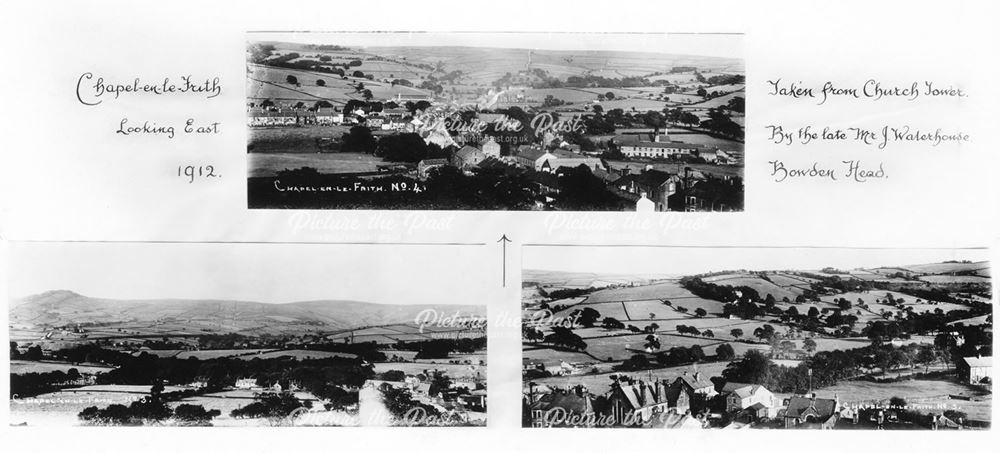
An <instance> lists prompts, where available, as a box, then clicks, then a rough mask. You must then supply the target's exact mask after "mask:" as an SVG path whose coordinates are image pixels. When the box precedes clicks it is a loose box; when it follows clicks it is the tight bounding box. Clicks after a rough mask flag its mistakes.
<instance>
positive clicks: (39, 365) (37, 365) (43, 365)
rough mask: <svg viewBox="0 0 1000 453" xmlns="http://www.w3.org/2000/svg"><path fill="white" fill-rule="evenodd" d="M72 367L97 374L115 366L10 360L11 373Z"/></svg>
mask: <svg viewBox="0 0 1000 453" xmlns="http://www.w3.org/2000/svg"><path fill="white" fill-rule="evenodd" d="M70 368H76V370H77V371H79V372H80V373H83V374H97V373H104V372H107V371H110V370H112V369H113V367H109V366H105V365H100V364H96V363H95V364H85V363H82V364H76V363H69V362H50V361H44V362H36V361H30V360H11V361H10V373H11V374H25V373H50V372H52V371H62V372H66V371H69V369H70Z"/></svg>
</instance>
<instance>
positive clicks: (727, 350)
mask: <svg viewBox="0 0 1000 453" xmlns="http://www.w3.org/2000/svg"><path fill="white" fill-rule="evenodd" d="M734 357H736V351H735V350H734V349H733V346H732V345H731V344H729V343H722V344H720V345H719V346H717V347H716V348H715V358H716V359H718V360H732V359H733V358H734Z"/></svg>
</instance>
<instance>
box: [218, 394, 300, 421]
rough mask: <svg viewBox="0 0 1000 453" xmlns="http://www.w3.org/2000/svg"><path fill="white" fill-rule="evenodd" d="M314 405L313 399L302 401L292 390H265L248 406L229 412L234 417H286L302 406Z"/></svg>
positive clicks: (255, 396)
mask: <svg viewBox="0 0 1000 453" xmlns="http://www.w3.org/2000/svg"><path fill="white" fill-rule="evenodd" d="M311 407H312V402H311V401H308V400H307V401H302V400H300V399H298V398H296V397H295V395H293V394H292V393H291V392H281V393H272V392H264V393H258V394H256V395H254V398H253V402H252V403H250V404H247V405H246V406H243V407H240V408H236V409H233V410H232V412H230V413H229V415H231V416H232V417H233V418H269V419H274V420H277V419H284V418H287V417H288V416H289V415H291V414H293V413H294V412H296V411H298V410H299V409H301V408H305V409H309V408H311Z"/></svg>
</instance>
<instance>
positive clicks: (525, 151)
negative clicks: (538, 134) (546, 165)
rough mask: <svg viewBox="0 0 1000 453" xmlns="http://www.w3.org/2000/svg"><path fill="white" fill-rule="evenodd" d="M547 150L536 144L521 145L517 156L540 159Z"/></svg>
mask: <svg viewBox="0 0 1000 453" xmlns="http://www.w3.org/2000/svg"><path fill="white" fill-rule="evenodd" d="M545 153H546V151H545V150H544V149H541V148H537V147H534V146H528V145H521V146H520V147H519V148H517V157H521V158H525V159H528V160H531V161H535V160H538V158H539V157H542V156H544V155H545Z"/></svg>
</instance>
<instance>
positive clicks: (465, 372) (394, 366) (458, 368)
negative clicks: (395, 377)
mask: <svg viewBox="0 0 1000 453" xmlns="http://www.w3.org/2000/svg"><path fill="white" fill-rule="evenodd" d="M450 360H456V359H454V358H453V359H450ZM392 370H398V371H402V372H404V373H406V374H412V375H415V374H419V373H423V372H424V371H427V370H439V371H444V372H445V374H447V375H448V376H449V377H451V378H452V379H456V378H462V379H466V378H483V379H485V378H486V367H485V366H481V365H464V364H463V365H455V364H451V363H408V362H394V363H389V362H380V363H376V364H375V372H376V373H385V372H386V371H392Z"/></svg>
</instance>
